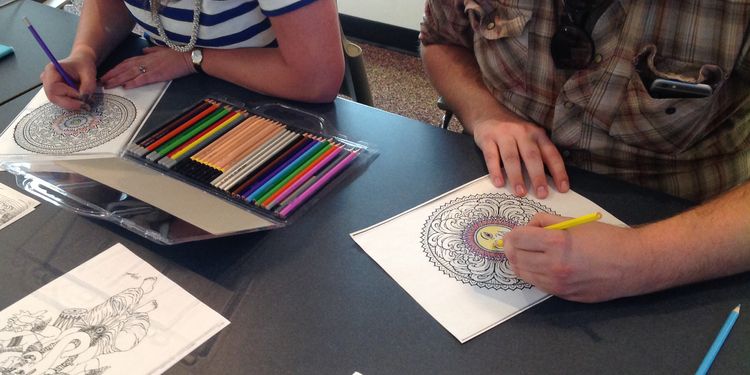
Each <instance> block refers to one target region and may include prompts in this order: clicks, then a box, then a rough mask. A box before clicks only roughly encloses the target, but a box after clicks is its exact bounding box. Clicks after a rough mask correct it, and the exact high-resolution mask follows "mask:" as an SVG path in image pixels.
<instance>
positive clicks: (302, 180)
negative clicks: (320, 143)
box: [266, 146, 343, 210]
mask: <svg viewBox="0 0 750 375" xmlns="http://www.w3.org/2000/svg"><path fill="white" fill-rule="evenodd" d="M334 147H336V146H334ZM341 150H343V149H342V148H340V147H337V148H336V149H335V150H333V151H332V152H331V153H330V154H328V156H326V157H325V158H323V160H321V161H320V162H318V163H317V164H316V165H315V166H314V167H313V168H312V169H310V170H309V171H307V173H305V174H303V175H302V176H301V177H300V178H298V179H297V181H295V182H294V183H293V184H291V185H289V186H288V187H287V188H286V189H285V190H284V191H283V192H282V193H281V194H279V195H278V196H277V197H276V198H275V199H274V200H272V201H271V202H270V203H269V204H268V205H267V206H266V208H267V209H269V210H270V209H272V208H273V207H274V206H276V205H277V204H278V203H279V202H282V201H284V199H286V197H288V196H290V195H291V194H292V193H293V192H294V191H295V190H297V188H298V187H300V185H302V184H304V183H305V182H306V181H307V180H308V179H310V178H311V177H313V176H314V175H315V173H316V172H318V171H319V170H321V169H322V168H323V167H325V166H326V165H327V164H328V163H329V162H330V161H331V160H333V158H335V157H336V155H338V154H339V152H341Z"/></svg>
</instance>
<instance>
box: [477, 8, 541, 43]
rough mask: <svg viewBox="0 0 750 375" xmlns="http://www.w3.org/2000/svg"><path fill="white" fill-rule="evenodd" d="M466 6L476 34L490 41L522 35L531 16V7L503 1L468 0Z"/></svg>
mask: <svg viewBox="0 0 750 375" xmlns="http://www.w3.org/2000/svg"><path fill="white" fill-rule="evenodd" d="M465 6H466V14H467V15H468V17H469V20H470V22H471V26H472V28H473V29H474V33H475V35H477V36H479V37H481V38H483V39H486V40H488V41H489V40H498V39H503V38H517V37H520V36H521V35H522V34H524V29H525V28H526V24H527V23H528V22H529V19H530V18H531V8H524V7H521V6H511V5H506V4H503V2H502V1H467V2H466V4H465Z"/></svg>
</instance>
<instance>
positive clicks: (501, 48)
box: [465, 0, 533, 90]
mask: <svg viewBox="0 0 750 375" xmlns="http://www.w3.org/2000/svg"><path fill="white" fill-rule="evenodd" d="M532 6H533V4H531V3H529V4H525V2H523V1H521V2H519V1H514V2H513V5H507V4H505V2H504V1H497V0H495V1H486V0H485V1H466V2H465V11H466V15H467V17H468V19H469V22H470V24H471V28H472V31H473V33H474V42H473V43H474V45H473V47H474V54H475V57H476V59H477V63H478V64H479V67H480V69H481V70H482V75H483V77H484V79H485V82H491V86H496V88H500V87H502V88H503V89H504V90H507V89H512V88H514V87H519V86H521V87H522V86H524V85H525V81H526V77H525V75H524V74H525V72H526V68H527V66H528V64H527V58H528V55H529V51H528V44H529V43H528V27H527V26H528V24H529V20H530V19H531V16H532Z"/></svg>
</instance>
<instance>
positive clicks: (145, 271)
mask: <svg viewBox="0 0 750 375" xmlns="http://www.w3.org/2000/svg"><path fill="white" fill-rule="evenodd" d="M0 321H2V322H4V324H6V323H5V322H7V324H6V325H5V327H4V328H2V329H0V348H2V349H3V350H0V368H5V369H10V373H13V374H22V373H23V374H30V373H32V371H33V373H34V374H40V375H41V374H47V373H65V374H69V375H90V374H106V375H114V374H129V375H132V374H159V373H162V372H163V371H165V370H167V369H168V368H169V367H171V366H172V365H173V364H175V363H176V362H177V361H179V360H180V359H181V358H182V357H184V356H185V355H187V354H188V353H190V352H191V351H192V350H193V349H195V348H196V347H198V346H199V345H200V344H201V343H203V342H204V341H206V340H207V339H209V338H210V337H211V336H213V335H214V334H216V333H217V332H219V331H220V330H221V329H222V328H223V327H225V326H226V325H227V324H229V321H227V320H226V319H224V318H223V317H222V316H221V315H219V314H218V313H216V312H215V311H213V310H212V309H211V308H209V307H208V306H206V305H205V304H203V303H202V302H201V301H199V300H198V299H196V298H195V297H193V296H192V295H190V294H189V293H188V292H186V291H185V290H184V289H182V288H181V287H180V286H179V285H177V284H175V283H174V282H172V281H171V280H169V279H167V278H166V276H164V275H163V274H161V273H160V272H159V271H157V270H156V269H155V268H153V267H151V266H150V265H149V264H148V263H146V262H144V261H143V260H142V259H140V258H138V257H137V256H136V255H135V254H133V253H132V252H130V250H128V249H127V248H125V247H124V246H123V245H121V244H117V245H115V246H113V247H111V248H109V249H108V250H106V251H104V252H102V253H101V254H99V255H97V256H96V257H94V258H92V259H90V260H89V261H87V262H85V263H83V264H82V265H80V266H78V267H76V268H75V269H73V270H72V271H70V272H68V273H66V274H65V275H63V276H60V277H59V278H57V279H55V280H53V281H52V282H50V283H49V284H47V285H45V286H43V287H41V288H39V289H38V290H37V291H35V292H34V293H32V294H30V295H28V296H26V297H25V298H23V299H21V300H20V301H18V302H16V303H15V304H13V305H11V306H10V307H8V308H6V309H5V310H3V311H1V312H0ZM51 369H53V370H56V371H57V372H55V371H51V372H46V371H48V370H51ZM14 371H15V372H14Z"/></svg>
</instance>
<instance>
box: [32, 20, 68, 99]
mask: <svg viewBox="0 0 750 375" xmlns="http://www.w3.org/2000/svg"><path fill="white" fill-rule="evenodd" d="M23 22H24V23H25V24H26V26H27V27H28V28H29V31H31V35H33V36H34V39H36V42H37V43H39V46H40V47H42V50H44V53H45V54H46V55H47V57H48V58H49V61H51V62H52V65H54V66H55V69H57V72H58V73H60V75H61V76H62V77H63V79H64V80H65V83H67V84H68V86H70V87H72V88H74V89H76V90H78V86H77V85H76V84H75V82H73V79H72V78H70V76H69V75H68V73H66V72H65V69H63V67H62V66H61V65H60V63H59V62H57V59H56V58H55V55H53V54H52V51H50V50H49V48H48V47H47V44H45V43H44V40H42V37H41V36H39V33H37V32H36V29H34V26H32V25H31V22H29V19H28V18H26V17H24V18H23Z"/></svg>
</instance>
